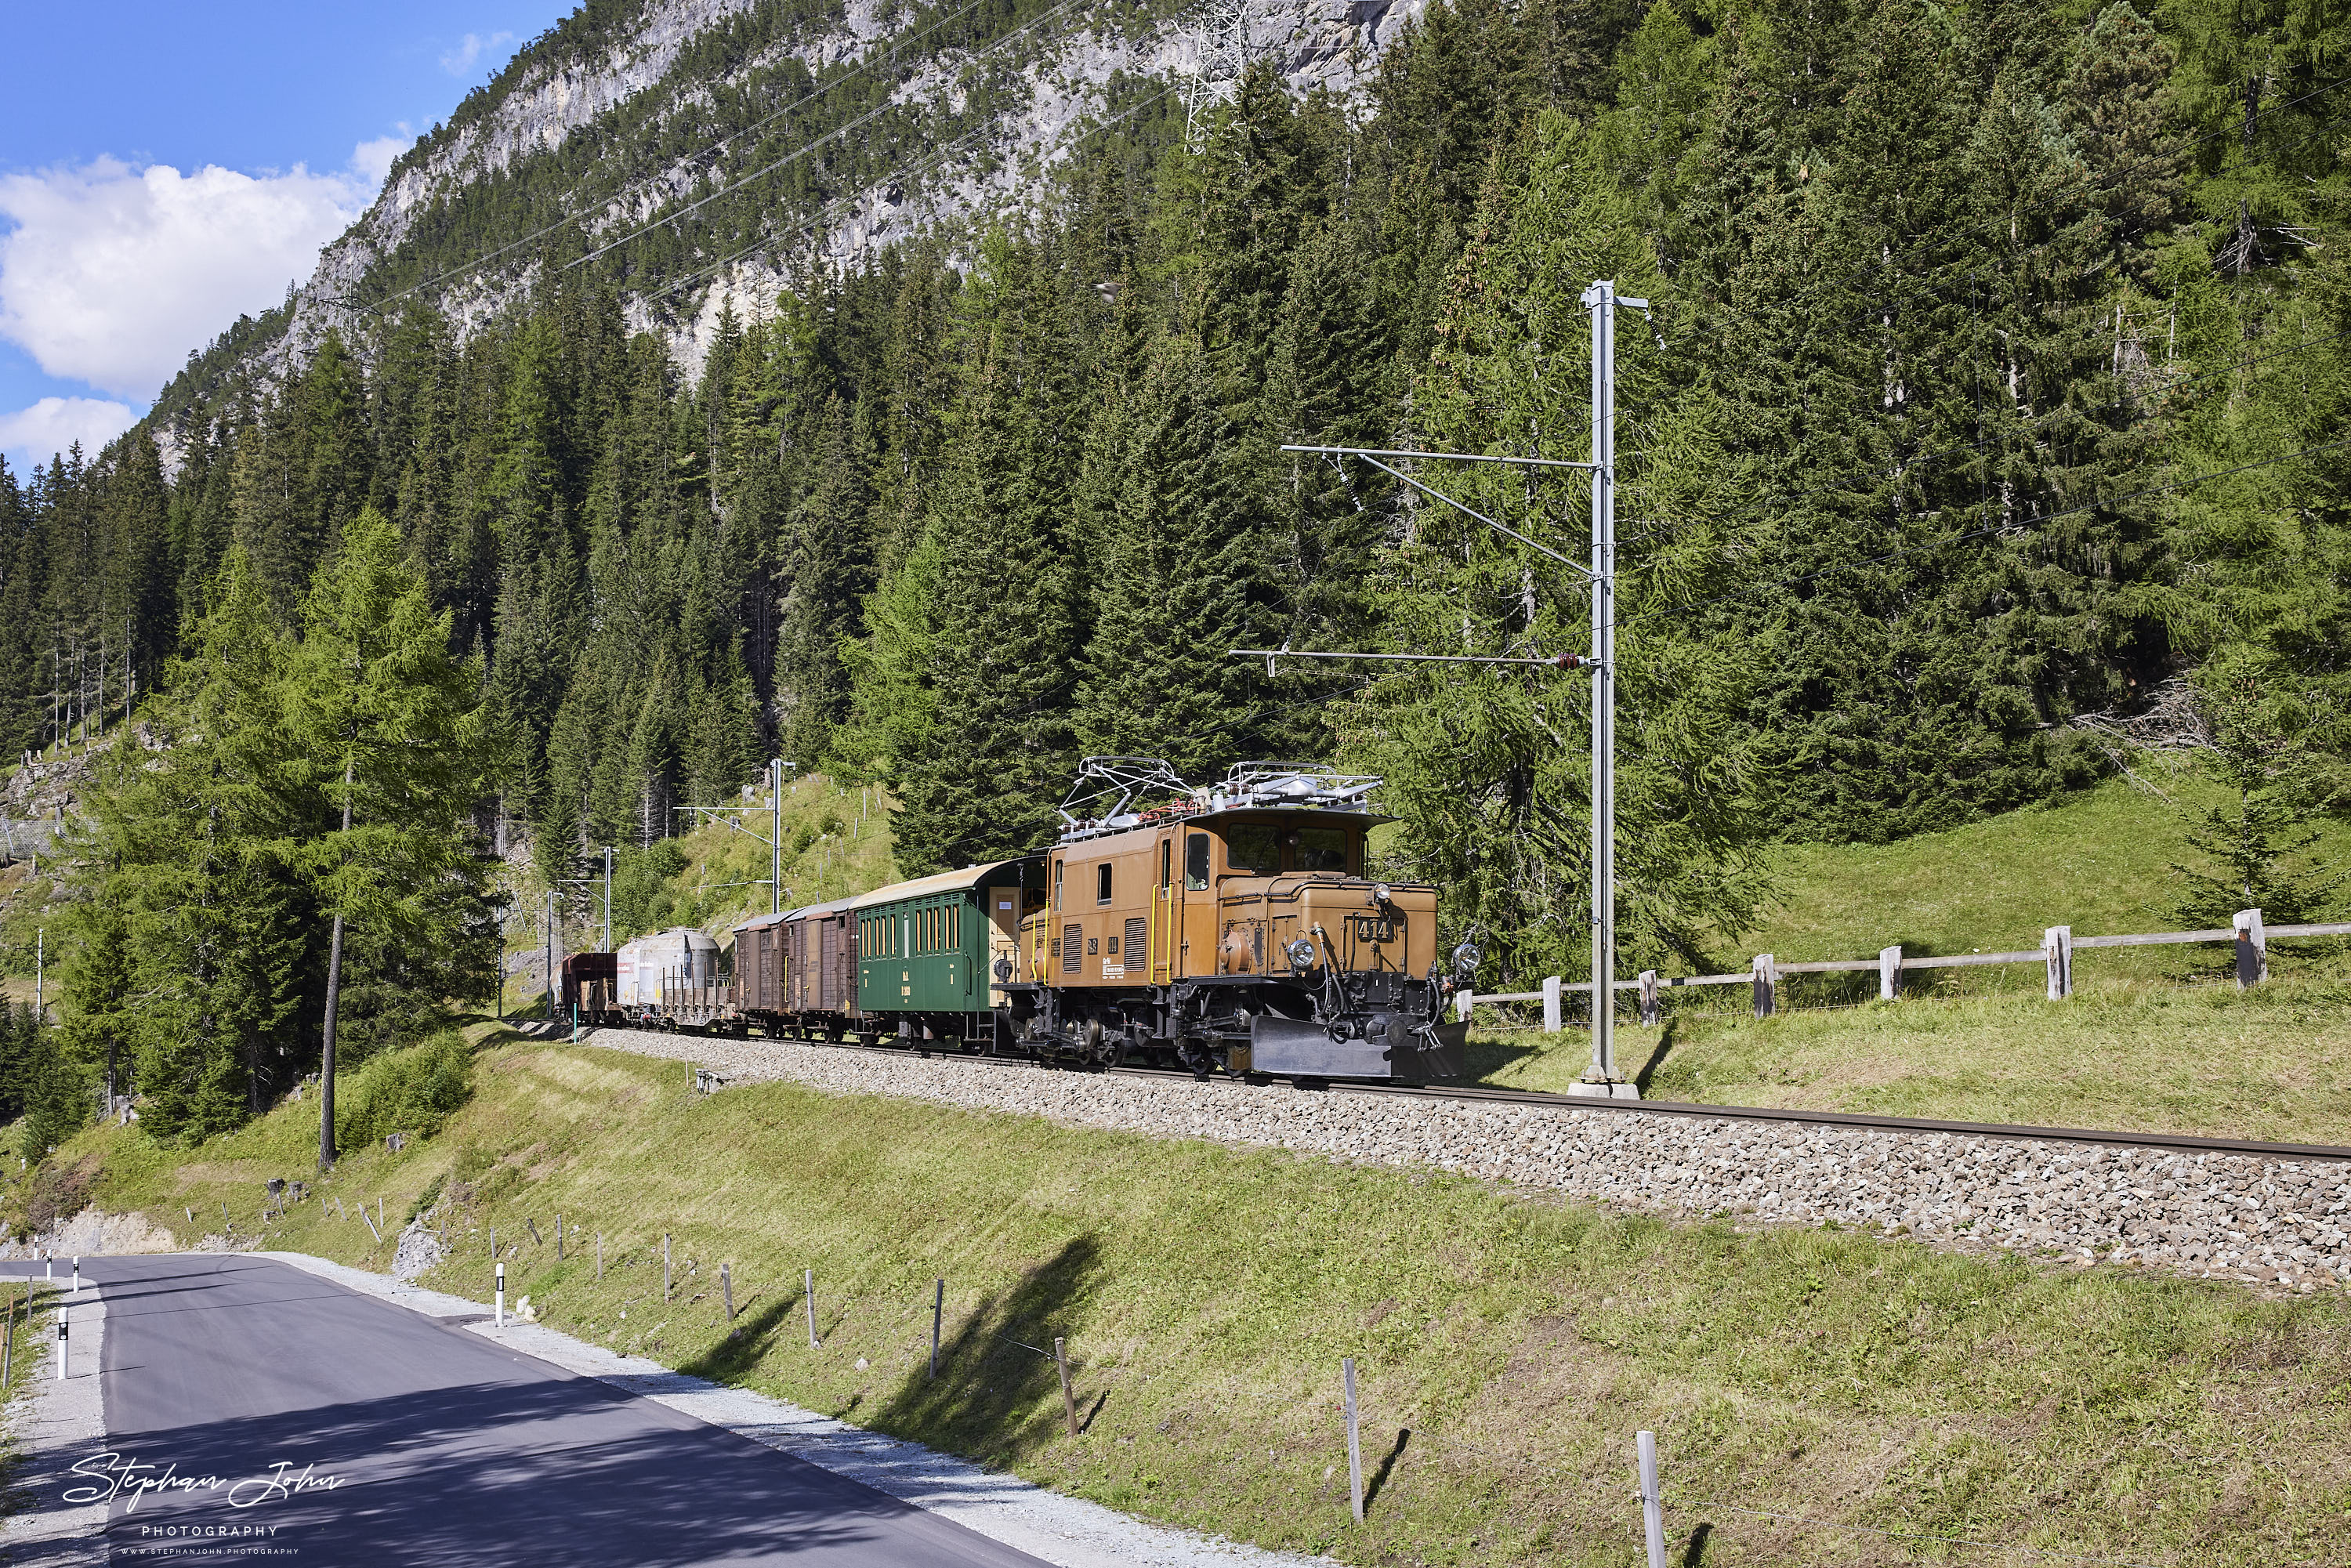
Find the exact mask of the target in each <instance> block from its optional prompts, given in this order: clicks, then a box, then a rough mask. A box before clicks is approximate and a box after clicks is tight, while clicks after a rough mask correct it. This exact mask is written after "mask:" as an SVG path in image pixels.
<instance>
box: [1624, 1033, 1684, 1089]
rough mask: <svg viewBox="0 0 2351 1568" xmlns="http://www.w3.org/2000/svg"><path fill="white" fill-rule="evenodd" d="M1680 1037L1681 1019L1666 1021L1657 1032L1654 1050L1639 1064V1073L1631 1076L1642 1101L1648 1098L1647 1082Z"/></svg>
mask: <svg viewBox="0 0 2351 1568" xmlns="http://www.w3.org/2000/svg"><path fill="white" fill-rule="evenodd" d="M1680 1037H1681V1019H1677V1018H1669V1019H1667V1020H1666V1022H1665V1027H1664V1028H1662V1029H1660V1030H1657V1046H1656V1050H1654V1051H1650V1052H1649V1060H1648V1061H1645V1062H1643V1063H1641V1071H1638V1072H1636V1073H1635V1074H1634V1075H1633V1086H1634V1087H1635V1089H1638V1090H1639V1091H1640V1092H1641V1098H1642V1099H1644V1100H1646V1099H1647V1098H1648V1097H1649V1081H1650V1080H1651V1079H1653V1078H1655V1077H1656V1075H1657V1069H1658V1068H1660V1067H1663V1066H1664V1065H1665V1064H1666V1057H1667V1055H1668V1054H1669V1053H1670V1052H1671V1051H1673V1049H1674V1047H1675V1046H1676V1045H1677V1044H1678V1043H1680Z"/></svg>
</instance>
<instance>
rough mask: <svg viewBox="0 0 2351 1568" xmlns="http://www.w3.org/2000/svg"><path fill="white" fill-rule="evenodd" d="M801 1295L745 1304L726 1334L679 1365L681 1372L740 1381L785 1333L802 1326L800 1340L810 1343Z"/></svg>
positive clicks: (714, 1380) (793, 1293) (717, 1380)
mask: <svg viewBox="0 0 2351 1568" xmlns="http://www.w3.org/2000/svg"><path fill="white" fill-rule="evenodd" d="M799 1304H800V1294H799V1291H793V1292H792V1293H791V1294H790V1295H789V1296H783V1297H779V1298H778V1299H776V1300H773V1301H768V1303H767V1304H766V1305H764V1306H755V1305H754V1304H753V1303H751V1302H749V1301H746V1302H744V1303H743V1305H742V1307H741V1309H740V1310H739V1311H737V1313H736V1314H735V1326H734V1327H733V1328H732V1329H731V1330H729V1331H728V1333H727V1334H726V1338H724V1339H722V1340H720V1341H719V1342H718V1343H716V1344H715V1345H713V1346H711V1347H710V1349H708V1350H707V1351H705V1352H704V1353H703V1354H700V1355H698V1356H696V1357H695V1358H694V1359H693V1360H692V1361H689V1362H687V1363H685V1364H684V1365H682V1366H680V1367H679V1368H678V1370H679V1371H680V1372H684V1373H687V1374H690V1375H693V1376H695V1377H706V1378H708V1379H709V1380H710V1381H711V1382H713V1383H735V1382H739V1381H740V1380H741V1379H742V1378H743V1376H744V1375H746V1374H747V1373H748V1372H749V1371H750V1370H751V1369H752V1368H753V1367H754V1366H757V1365H758V1363H759V1358H760V1357H761V1356H763V1355H765V1354H767V1353H768V1351H769V1350H771V1349H773V1348H774V1346H775V1344H776V1342H777V1340H778V1338H780V1337H781V1336H782V1335H783V1334H784V1333H787V1332H789V1331H790V1330H794V1329H799V1339H800V1343H807V1331H806V1330H805V1329H804V1328H801V1327H800V1319H799V1315H798V1313H797V1311H796V1309H797V1308H798V1307H799Z"/></svg>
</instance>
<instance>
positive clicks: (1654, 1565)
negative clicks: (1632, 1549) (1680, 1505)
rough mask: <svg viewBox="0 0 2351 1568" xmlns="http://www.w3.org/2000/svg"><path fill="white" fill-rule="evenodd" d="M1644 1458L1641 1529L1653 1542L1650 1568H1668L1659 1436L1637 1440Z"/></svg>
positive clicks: (1645, 1434)
mask: <svg viewBox="0 0 2351 1568" xmlns="http://www.w3.org/2000/svg"><path fill="white" fill-rule="evenodd" d="M1635 1445H1636V1447H1637V1448H1638V1449H1639V1452H1640V1456H1641V1528H1642V1531H1643V1532H1644V1533H1646V1535H1647V1537H1648V1541H1649V1568H1666V1500H1665V1499H1663V1498H1661V1497H1659V1496H1658V1495H1657V1435H1656V1433H1655V1432H1643V1433H1641V1434H1639V1435H1638V1436H1637V1437H1635Z"/></svg>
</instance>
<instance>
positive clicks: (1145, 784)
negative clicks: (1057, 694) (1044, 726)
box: [1060, 757, 1396, 845]
mask: <svg viewBox="0 0 2351 1568" xmlns="http://www.w3.org/2000/svg"><path fill="white" fill-rule="evenodd" d="M1379 786H1380V779H1379V777H1378V776H1377V775H1376V774H1371V773H1342V772H1340V771H1338V770H1337V769H1336V768H1326V767H1324V766H1322V764H1320V763H1313V762H1236V763H1234V764H1233V766H1232V768H1230V769H1229V770H1228V772H1227V773H1226V775H1225V777H1224V779H1222V780H1221V781H1219V782H1217V783H1216V784H1211V785H1202V786H1199V787H1197V788H1193V787H1190V786H1187V785H1186V784H1185V783H1184V781H1183V780H1182V779H1178V778H1176V777H1175V769H1174V768H1170V767H1169V766H1168V765H1167V764H1166V763H1165V761H1163V760H1161V759H1160V758H1156V757H1089V758H1086V760H1085V766H1084V768H1082V769H1081V770H1080V772H1079V775H1078V781H1077V782H1076V783H1075V784H1073V785H1071V787H1070V793H1069V796H1068V798H1067V799H1065V800H1063V801H1062V802H1061V838H1060V842H1061V843H1062V844H1064V845H1067V844H1074V843H1079V842H1081V841H1084V840H1087V839H1101V838H1108V837H1110V836H1111V835H1113V834H1116V833H1127V832H1132V831H1134V830H1136V829H1138V828H1160V827H1164V826H1165V825H1166V824H1167V823H1169V822H1172V821H1209V820H1211V819H1218V818H1227V817H1232V816H1236V815H1238V814H1241V813H1244V812H1266V811H1279V812H1282V813H1285V814H1291V815H1310V814H1311V815H1315V816H1332V817H1341V818H1344V819H1346V820H1348V821H1353V822H1357V823H1360V824H1362V825H1363V826H1364V827H1376V826H1378V825H1379V824H1380V823H1382V822H1393V821H1395V820H1396V819H1395V818H1394V817H1390V816H1384V815H1383V814H1381V813H1380V812H1379V811H1377V810H1374V809H1373V807H1372V805H1371V804H1370V801H1369V800H1368V797H1369V796H1370V795H1371V793H1372V791H1373V790H1374V789H1378V788H1379ZM1155 798H1156V799H1158V800H1161V801H1163V802H1164V804H1161V805H1157V806H1149V807H1137V806H1136V805H1135V803H1136V802H1137V801H1140V800H1152V799H1155ZM1105 801H1107V802H1108V804H1107V805H1104V804H1103V802H1105ZM1081 805H1088V806H1092V807H1094V808H1096V809H1097V810H1099V811H1100V815H1083V814H1081V813H1080V811H1078V810H1075V809H1074V808H1077V807H1079V806H1081Z"/></svg>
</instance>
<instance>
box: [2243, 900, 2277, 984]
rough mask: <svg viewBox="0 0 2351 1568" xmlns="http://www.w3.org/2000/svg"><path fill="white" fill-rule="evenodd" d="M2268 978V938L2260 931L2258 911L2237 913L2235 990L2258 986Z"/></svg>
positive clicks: (2260, 920)
mask: <svg viewBox="0 0 2351 1568" xmlns="http://www.w3.org/2000/svg"><path fill="white" fill-rule="evenodd" d="M2269 977H2270V945H2269V936H2268V934H2267V933H2266V932H2264V931H2263V930H2262V912H2261V911H2260V910H2258V909H2240V910H2239V911H2237V988H2238V989H2239V990H2242V989H2244V988H2246V987H2247V986H2258V985H2260V984H2261V983H2262V981H2263V980H2266V979H2268V978H2269Z"/></svg>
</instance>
